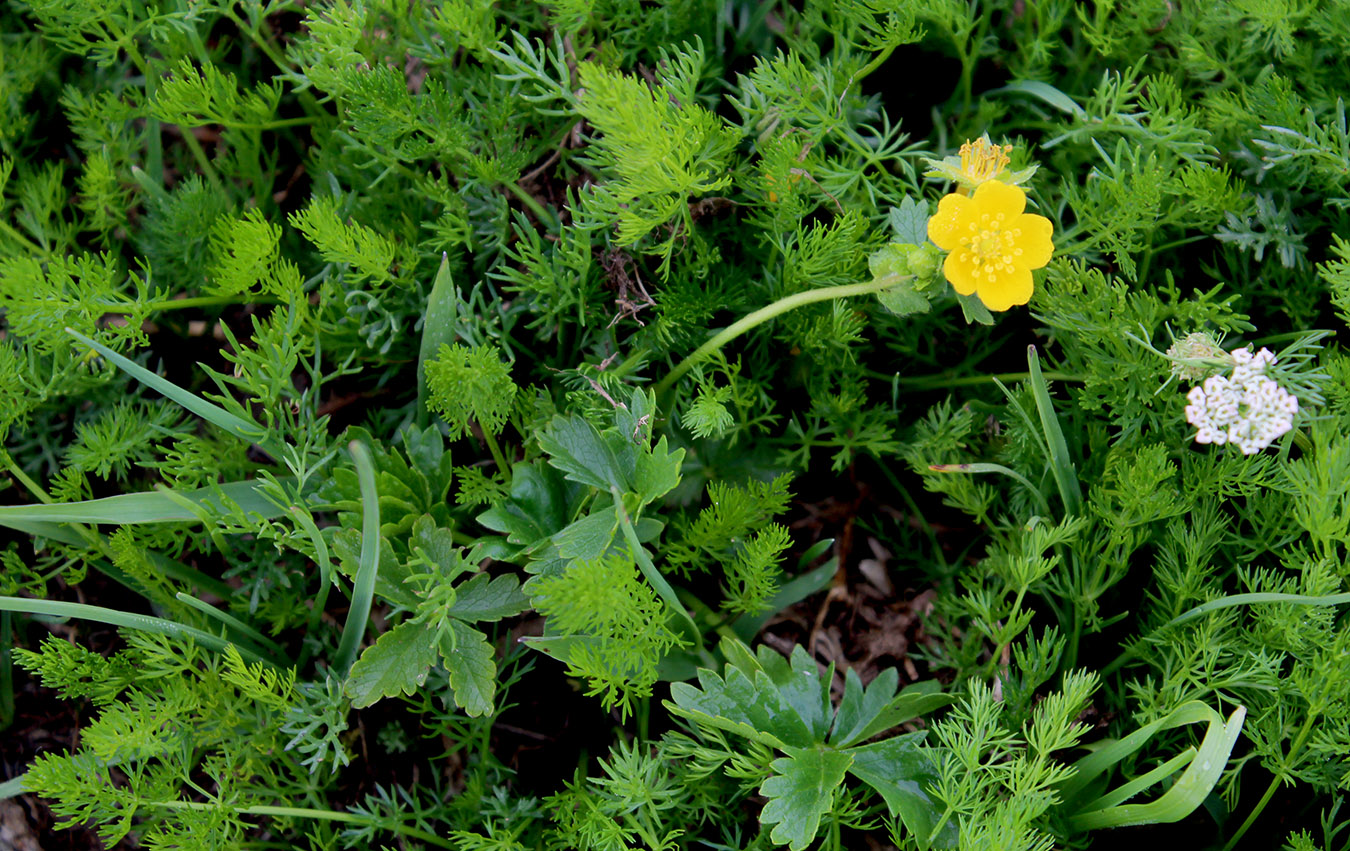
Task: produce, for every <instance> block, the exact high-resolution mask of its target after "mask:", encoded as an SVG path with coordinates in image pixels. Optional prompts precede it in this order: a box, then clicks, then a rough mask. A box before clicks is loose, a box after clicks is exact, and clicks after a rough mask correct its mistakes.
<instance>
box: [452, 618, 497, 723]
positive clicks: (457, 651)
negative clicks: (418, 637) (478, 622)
mask: <svg viewBox="0 0 1350 851" xmlns="http://www.w3.org/2000/svg"><path fill="white" fill-rule="evenodd" d="M440 651H441V659H443V660H444V661H445V668H446V670H448V671H449V672H450V688H452V689H454V691H455V704H456V705H457V706H459V707H460V708H461V709H463V710H464V712H465V713H466V714H468V715H473V716H479V715H486V714H487V713H489V712H491V711H492V699H493V697H494V696H495V695H496V693H497V662H496V659H495V656H496V652H495V651H494V650H493V649H492V645H491V644H490V643H489V642H488V640H487V636H486V635H484V634H483V633H481V632H479V631H478V630H476V629H474V628H473V627H471V626H469V625H468V624H466V623H464V622H462V621H451V622H450V630H449V631H447V632H445V633H443V634H442V636H441V641H440Z"/></svg>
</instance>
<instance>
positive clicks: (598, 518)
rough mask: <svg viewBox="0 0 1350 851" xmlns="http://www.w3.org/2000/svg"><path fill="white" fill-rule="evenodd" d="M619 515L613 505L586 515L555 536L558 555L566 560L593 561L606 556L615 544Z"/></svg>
mask: <svg viewBox="0 0 1350 851" xmlns="http://www.w3.org/2000/svg"><path fill="white" fill-rule="evenodd" d="M618 528H619V515H618V512H616V511H615V510H614V506H613V505H611V506H609V507H608V508H602V509H600V510H599V511H595V512H593V513H591V514H588V515H586V516H585V517H583V518H581V519H580V520H578V521H577V522H575V523H573V524H571V525H569V526H568V527H567V528H566V529H563V530H562V531H561V532H559V533H558V534H556V535H554V536H553V541H554V543H556V544H557V545H558V554H559V555H561V556H562V557H563V558H565V559H574V558H581V559H592V558H599V557H600V556H602V555H604V553H605V550H608V549H609V545H610V544H612V543H613V542H614V534H615V531H616V530H617V529H618Z"/></svg>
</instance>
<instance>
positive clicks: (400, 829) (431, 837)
mask: <svg viewBox="0 0 1350 851" xmlns="http://www.w3.org/2000/svg"><path fill="white" fill-rule="evenodd" d="M153 806H156V807H164V808H166V809H171V810H217V809H222V808H221V807H219V806H218V805H216V804H207V803H202V802H200V801H156V802H155V803H154V804H153ZM228 809H229V810H230V812H232V813H235V814H236V815H241V816H280V817H282V818H308V819H323V820H324V821H340V822H346V823H348V824H365V825H370V826H371V827H375V828H378V829H381V830H389V831H391V832H393V833H401V834H403V835H404V836H411V837H413V838H414V839H419V840H421V841H423V842H429V843H431V844H432V845H435V846H438V847H440V848H459V847H460V846H459V845H456V844H455V843H453V842H451V841H450V840H448V839H442V838H440V837H439V836H436V835H435V834H432V833H427V832H426V831H424V830H418V829H417V828H415V827H406V826H404V825H401V824H389V823H383V822H381V821H380V820H378V819H374V818H371V817H370V816H364V815H357V814H355V813H340V812H338V811H337V810H316V809H310V808H309V807H269V806H253V807H230V808H228Z"/></svg>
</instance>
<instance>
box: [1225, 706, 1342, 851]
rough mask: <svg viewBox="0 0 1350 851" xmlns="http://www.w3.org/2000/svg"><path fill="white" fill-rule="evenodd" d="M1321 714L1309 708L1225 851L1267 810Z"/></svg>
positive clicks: (1230, 849)
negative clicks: (1287, 749)
mask: <svg viewBox="0 0 1350 851" xmlns="http://www.w3.org/2000/svg"><path fill="white" fill-rule="evenodd" d="M1321 714H1322V713H1321V712H1314V711H1312V710H1309V712H1308V718H1307V720H1305V721H1304V722H1303V728H1302V729H1301V730H1299V731H1298V736H1296V737H1295V738H1294V743H1293V744H1292V745H1290V746H1289V752H1288V753H1286V754H1285V756H1284V759H1282V760H1280V770H1279V771H1277V772H1275V776H1274V777H1272V778H1270V785H1268V786H1266V791H1265V794H1263V795H1262V796H1261V800H1259V801H1257V802H1256V806H1254V807H1252V811H1251V812H1250V813H1248V814H1247V818H1246V820H1244V821H1243V822H1242V826H1241V827H1239V828H1238V829H1237V832H1236V833H1234V834H1233V835H1232V837H1230V838H1229V840H1228V842H1227V843H1226V844H1225V845H1224V846H1223V851H1232V850H1233V848H1235V847H1237V844H1238V842H1240V841H1241V840H1242V837H1243V835H1245V834H1246V833H1247V830H1248V829H1249V828H1250V827H1251V826H1252V825H1253V824H1255V823H1256V819H1257V817H1258V816H1260V815H1261V812H1262V811H1263V810H1265V808H1266V804H1269V803H1270V799H1271V797H1272V796H1274V794H1275V790H1276V789H1278V788H1280V786H1281V785H1282V784H1283V783H1284V782H1285V781H1286V780H1288V779H1289V778H1288V777H1287V776H1286V774H1285V772H1286V771H1288V769H1289V768H1290V767H1292V766H1293V765H1294V762H1295V760H1294V757H1295V756H1297V755H1298V753H1299V751H1301V750H1303V745H1304V744H1305V743H1306V742H1307V741H1308V736H1309V734H1311V733H1312V728H1313V723H1314V722H1315V721H1317V719H1318V718H1320V717H1321Z"/></svg>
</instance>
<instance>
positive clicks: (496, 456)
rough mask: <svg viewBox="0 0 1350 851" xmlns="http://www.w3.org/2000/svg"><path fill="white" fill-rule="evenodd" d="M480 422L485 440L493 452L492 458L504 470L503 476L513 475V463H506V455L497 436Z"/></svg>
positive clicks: (480, 428) (499, 468)
mask: <svg viewBox="0 0 1350 851" xmlns="http://www.w3.org/2000/svg"><path fill="white" fill-rule="evenodd" d="M482 426H483V424H482V423H479V424H478V430H479V431H480V432H482V434H483V442H484V443H486V444H487V448H488V451H489V452H491V453H492V460H493V461H494V462H496V464H497V469H498V470H501V471H502V475H503V476H509V475H511V465H510V464H508V463H506V456H505V455H503V454H502V448H501V446H500V445H498V443H497V438H495V437H493V436H492V432H490V431H488V430H487V429H485V428H483V427H482Z"/></svg>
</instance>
